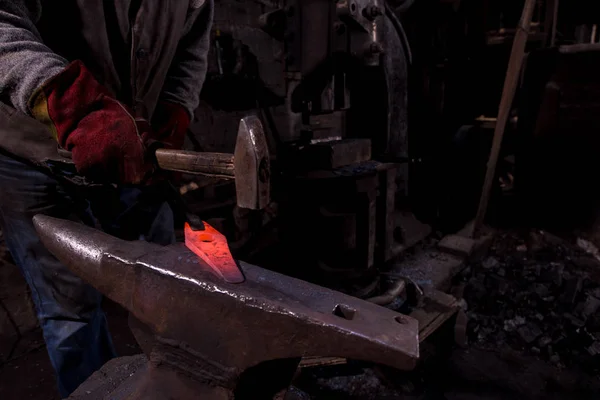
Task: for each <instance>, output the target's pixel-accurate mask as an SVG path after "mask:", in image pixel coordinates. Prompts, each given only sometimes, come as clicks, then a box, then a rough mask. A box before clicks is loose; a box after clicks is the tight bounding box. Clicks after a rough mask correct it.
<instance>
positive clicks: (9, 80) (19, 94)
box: [0, 0, 67, 114]
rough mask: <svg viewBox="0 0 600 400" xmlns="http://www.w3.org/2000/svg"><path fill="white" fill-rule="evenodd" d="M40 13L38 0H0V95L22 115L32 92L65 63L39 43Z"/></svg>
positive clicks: (26, 110)
mask: <svg viewBox="0 0 600 400" xmlns="http://www.w3.org/2000/svg"><path fill="white" fill-rule="evenodd" d="M40 14H41V5H40V1H39V0H0V98H1V99H2V100H3V101H10V103H11V104H12V105H13V106H14V107H15V108H16V109H18V110H20V111H22V112H24V113H26V114H30V110H29V107H28V102H29V99H30V97H31V95H32V94H33V93H34V91H35V90H36V89H37V88H38V87H40V86H41V85H42V84H43V83H44V82H45V81H46V80H48V79H50V78H52V77H53V76H55V75H57V74H58V73H60V72H61V71H62V70H63V69H64V68H65V66H66V65H67V60H65V59H64V58H62V57H60V56H58V55H57V54H54V53H53V52H52V51H51V50H50V49H49V48H48V47H47V46H45V45H44V43H43V42H42V38H41V37H40V34H39V32H38V30H37V28H36V26H35V21H37V20H38V19H39V17H40Z"/></svg>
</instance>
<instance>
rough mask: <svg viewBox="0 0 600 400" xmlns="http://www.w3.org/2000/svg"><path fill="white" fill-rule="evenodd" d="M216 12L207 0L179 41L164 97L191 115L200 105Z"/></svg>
mask: <svg viewBox="0 0 600 400" xmlns="http://www.w3.org/2000/svg"><path fill="white" fill-rule="evenodd" d="M213 13H214V3H213V0H206V4H204V6H203V7H202V8H200V9H199V11H197V12H196V15H195V16H192V17H191V18H192V22H191V26H190V28H189V30H188V32H187V34H186V35H184V37H183V38H182V39H181V40H180V42H179V45H178V47H177V52H176V54H175V58H174V59H173V63H172V64H171V67H170V69H169V73H168V75H167V78H166V81H165V85H164V87H163V91H162V94H161V99H162V100H167V101H171V102H173V103H178V104H181V105H183V106H184V107H185V108H186V109H187V110H188V112H189V114H190V116H193V115H194V111H195V110H196V108H197V107H198V104H199V103H200V91H201V90H202V85H203V84H204V79H205V78H206V70H207V64H208V49H209V47H210V30H211V27H212V20H213Z"/></svg>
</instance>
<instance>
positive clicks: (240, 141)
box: [234, 115, 271, 210]
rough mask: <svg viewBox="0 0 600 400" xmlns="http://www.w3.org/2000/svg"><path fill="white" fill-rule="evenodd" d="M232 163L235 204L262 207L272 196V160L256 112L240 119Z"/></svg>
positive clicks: (254, 208) (255, 208) (253, 208)
mask: <svg viewBox="0 0 600 400" xmlns="http://www.w3.org/2000/svg"><path fill="white" fill-rule="evenodd" d="M234 165H235V188H236V193H237V204H238V206H239V207H241V208H248V209H251V210H262V209H264V208H265V207H266V206H267V205H268V204H269V202H270V199H271V197H270V196H271V187H270V182H271V164H270V158H269V147H268V146H267V139H266V137H265V132H264V128H263V125H262V123H261V122H260V119H258V117H257V116H254V115H252V116H248V117H245V118H242V120H241V121H240V127H239V130H238V137H237V142H236V145H235V153H234Z"/></svg>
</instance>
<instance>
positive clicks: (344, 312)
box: [333, 304, 356, 321]
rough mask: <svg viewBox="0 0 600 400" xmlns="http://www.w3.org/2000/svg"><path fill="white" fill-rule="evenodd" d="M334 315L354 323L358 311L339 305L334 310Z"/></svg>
mask: <svg viewBox="0 0 600 400" xmlns="http://www.w3.org/2000/svg"><path fill="white" fill-rule="evenodd" d="M333 315H335V316H337V317H340V318H344V319H347V320H348V321H352V320H353V319H354V316H355V315H356V310H355V309H354V308H350V307H349V306H346V305H344V304H338V305H337V306H335V308H334V309H333Z"/></svg>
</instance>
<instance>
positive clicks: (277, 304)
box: [34, 216, 419, 399]
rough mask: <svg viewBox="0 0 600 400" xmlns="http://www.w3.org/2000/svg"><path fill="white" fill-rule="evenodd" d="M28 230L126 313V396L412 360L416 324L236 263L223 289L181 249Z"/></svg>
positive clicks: (61, 229) (189, 391) (219, 388)
mask: <svg viewBox="0 0 600 400" xmlns="http://www.w3.org/2000/svg"><path fill="white" fill-rule="evenodd" d="M34 223H35V226H36V229H37V231H38V233H39V234H40V237H41V239H42V241H43V242H44V244H45V245H46V247H47V248H48V249H49V250H50V251H51V252H52V253H53V254H54V255H55V256H56V257H57V258H58V259H59V260H61V261H62V262H64V263H65V264H66V265H67V266H68V267H69V268H70V269H71V270H72V271H73V272H74V273H76V274H78V275H79V276H81V277H82V278H83V279H85V280H86V281H87V282H89V283H90V284H92V285H93V286H94V287H96V288H97V289H98V290H100V291H101V292H102V293H104V294H105V295H107V296H108V297H109V298H111V299H112V300H114V301H116V302H118V303H120V304H121V305H123V306H124V307H125V308H127V309H128V310H129V311H130V312H131V322H132V323H131V326H132V329H133V331H134V333H135V334H136V338H137V339H138V342H139V343H140V345H141V347H142V348H143V349H144V352H145V353H146V355H147V356H148V359H149V360H150V361H149V363H150V365H149V368H148V371H147V372H146V374H145V377H144V378H143V379H141V380H140V387H139V388H138V389H137V390H136V391H135V393H134V394H133V395H132V396H131V397H130V398H166V397H169V396H171V397H172V396H175V397H176V398H181V399H186V398H198V397H201V396H204V397H202V398H205V399H233V398H234V397H233V396H234V395H233V393H234V390H235V388H236V385H237V384H238V382H239V380H240V375H242V373H243V372H244V371H246V370H248V369H249V368H251V367H253V366H256V365H258V364H260V363H262V362H265V361H269V360H279V359H290V358H296V357H304V356H335V357H344V358H351V359H359V360H366V361H371V362H375V363H379V364H384V365H388V366H391V367H395V368H398V369H412V368H413V367H414V366H415V363H416V361H417V359H418V356H419V344H418V323H417V321H416V320H414V319H412V318H410V317H406V316H403V315H401V314H398V313H396V312H393V311H391V310H388V309H385V308H382V307H379V306H377V305H374V304H370V303H367V302H364V301H362V300H359V299H357V298H354V297H350V296H347V295H344V294H342V293H338V292H335V291H332V290H329V289H326V288H323V287H320V286H316V285H313V284H309V283H307V282H304V281H300V280H297V279H293V278H290V277H287V276H284V275H280V274H277V273H274V272H272V271H269V270H265V269H262V268H259V267H256V266H253V265H250V264H246V263H243V262H240V266H241V269H242V270H243V273H244V275H245V277H246V281H245V282H244V283H242V284H229V283H226V282H225V281H223V280H222V279H220V278H218V277H216V276H215V275H214V274H213V273H211V272H210V271H209V270H208V269H207V268H201V267H200V264H201V263H202V262H203V261H202V260H201V259H199V258H198V257H197V256H195V255H194V254H193V253H192V252H191V251H190V250H188V249H187V248H185V246H183V245H172V246H168V247H160V246H157V245H153V244H149V243H146V242H124V241H121V240H119V239H116V238H114V237H111V236H109V235H107V234H104V233H102V232H99V231H97V230H94V229H92V228H89V227H86V226H83V225H80V224H77V223H74V222H71V221H64V220H58V219H54V218H51V217H46V216H36V217H35V218H34ZM175 394H176V395H175Z"/></svg>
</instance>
